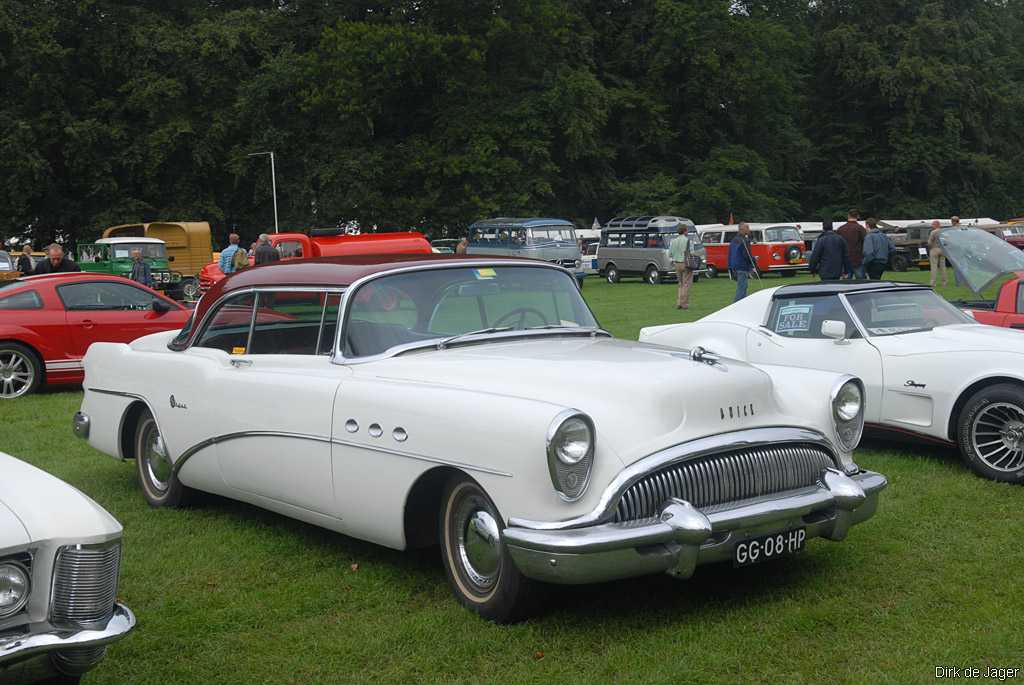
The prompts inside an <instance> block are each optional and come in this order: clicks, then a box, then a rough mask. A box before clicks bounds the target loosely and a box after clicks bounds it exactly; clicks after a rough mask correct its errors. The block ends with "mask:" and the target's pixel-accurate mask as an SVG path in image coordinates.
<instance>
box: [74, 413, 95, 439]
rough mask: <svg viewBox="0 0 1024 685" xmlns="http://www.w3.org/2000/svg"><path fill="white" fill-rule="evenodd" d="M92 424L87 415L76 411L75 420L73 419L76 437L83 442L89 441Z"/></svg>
mask: <svg viewBox="0 0 1024 685" xmlns="http://www.w3.org/2000/svg"><path fill="white" fill-rule="evenodd" d="M90 423H91V422H90V421H89V416H88V415H87V414H83V413H82V412H80V411H76V412H75V416H74V418H72V419H71V430H73V431H74V432H75V435H77V436H78V437H80V438H82V439H83V440H88V439H89V425H90Z"/></svg>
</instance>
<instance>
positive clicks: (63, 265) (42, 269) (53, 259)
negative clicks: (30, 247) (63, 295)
mask: <svg viewBox="0 0 1024 685" xmlns="http://www.w3.org/2000/svg"><path fill="white" fill-rule="evenodd" d="M81 270H82V267H80V266H78V265H77V264H75V263H74V262H73V261H71V260H70V259H68V258H67V257H65V256H64V248H63V247H61V246H60V245H58V244H57V243H53V244H52V245H50V246H49V247H48V248H46V259H44V260H43V261H41V262H39V263H38V264H36V268H35V270H34V271H33V272H32V273H34V274H36V275H38V274H59V273H73V272H76V271H81Z"/></svg>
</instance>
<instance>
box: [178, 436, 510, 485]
mask: <svg viewBox="0 0 1024 685" xmlns="http://www.w3.org/2000/svg"><path fill="white" fill-rule="evenodd" d="M161 435H163V433H161ZM254 437H275V438H291V439H293V440H309V441H311V442H320V443H328V444H332V445H341V446H344V447H355V448H358V449H364V450H369V451H371V452H382V453H384V454H390V455H393V456H397V457H405V458H407V459H415V460H416V461H423V462H427V463H430V464H441V465H444V466H453V467H455V468H460V469H464V470H466V471H477V472H479V473H487V474H490V475H492V476H502V477H504V478H511V477H512V474H511V473H506V472H504V471H498V470H496V469H490V468H487V467H485V466H473V465H471V464H465V463H463V462H458V461H452V460H448V459H438V458H436V457H430V456H427V455H425V454H417V453H415V452H407V451H405V450H397V449H393V448H390V447H383V446H377V445H368V444H365V443H360V442H353V441H350V440H339V439H337V438H331V437H329V436H326V435H314V434H310V433H290V432H288V431H272V430H252V431H238V432H236V433H225V434H224V435H217V436H214V437H212V438H207V439H206V440H203V441H202V442H198V443H196V444H195V445H192V446H191V447H189V448H188V449H186V450H185V451H184V452H182V453H181V455H180V456H178V458H177V459H175V460H174V465H173V469H174V474H175V475H177V473H178V472H179V471H181V469H182V467H183V466H184V465H185V462H187V461H188V460H189V458H191V457H192V455H194V454H196V453H197V452H199V451H200V450H203V449H206V448H207V447H210V446H212V445H216V444H218V443H221V442H228V441H229V440H238V439H240V438H254Z"/></svg>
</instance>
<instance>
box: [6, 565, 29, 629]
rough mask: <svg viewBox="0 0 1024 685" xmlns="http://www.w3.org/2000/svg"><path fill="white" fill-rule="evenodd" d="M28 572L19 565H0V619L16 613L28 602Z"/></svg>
mask: <svg viewBox="0 0 1024 685" xmlns="http://www.w3.org/2000/svg"><path fill="white" fill-rule="evenodd" d="M28 590H29V579H28V571H26V570H25V567H24V566H22V565H21V564H15V563H13V562H7V563H3V564H0V617H3V616H10V615H12V614H15V613H17V612H18V611H20V610H21V608H22V607H23V606H25V602H27V601H28Z"/></svg>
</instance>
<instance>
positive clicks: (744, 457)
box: [615, 445, 835, 521]
mask: <svg viewBox="0 0 1024 685" xmlns="http://www.w3.org/2000/svg"><path fill="white" fill-rule="evenodd" d="M830 466H835V463H834V462H833V461H832V457H831V456H830V455H829V453H828V452H826V451H825V450H824V449H822V448H820V447H816V446H814V445H772V446H766V447H753V448H747V449H743V450H738V451H735V452H728V453H725V454H712V455H707V456H704V457H699V458H697V459H692V460H689V461H683V462H679V463H676V464H671V465H669V466H665V467H663V468H661V469H658V470H657V471H654V472H653V473H650V474H648V475H646V476H644V477H643V478H641V479H640V480H639V481H637V482H636V483H634V484H633V485H631V486H630V487H629V488H628V489H627V490H626V491H625V492H624V493H623V494H622V497H621V498H620V499H619V503H618V507H617V508H616V510H615V520H616V521H633V520H636V519H643V518H653V517H655V516H657V515H658V514H659V512H660V511H661V507H662V505H664V503H665V501H666V500H668V499H669V498H670V497H676V498H679V499H682V500H686V501H687V502H689V503H690V504H692V505H693V506H695V507H697V508H698V509H703V508H705V507H711V506H714V505H717V504H725V503H727V502H735V501H738V500H744V499H749V498H751V497H759V496H761V495H770V494H772V493H776V492H783V491H785V490H793V489H796V488H801V487H805V486H808V485H813V484H814V483H815V482H817V480H818V478H819V477H820V476H821V472H822V470H823V469H825V468H828V467H830Z"/></svg>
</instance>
